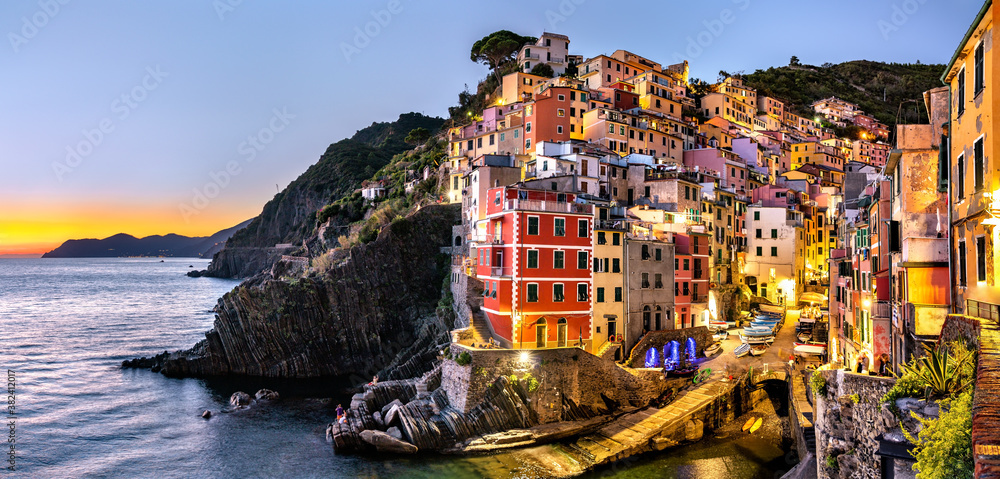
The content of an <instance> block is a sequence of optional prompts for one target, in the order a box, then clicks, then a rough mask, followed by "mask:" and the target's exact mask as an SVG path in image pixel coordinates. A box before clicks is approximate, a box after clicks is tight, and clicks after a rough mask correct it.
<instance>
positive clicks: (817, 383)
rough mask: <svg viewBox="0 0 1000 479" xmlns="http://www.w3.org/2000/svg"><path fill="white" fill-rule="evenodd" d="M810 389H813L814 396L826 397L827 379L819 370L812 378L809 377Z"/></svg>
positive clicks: (814, 372)
mask: <svg viewBox="0 0 1000 479" xmlns="http://www.w3.org/2000/svg"><path fill="white" fill-rule="evenodd" d="M809 388H810V389H812V391H813V394H816V395H819V396H826V378H825V377H823V375H822V374H821V373H820V372H819V371H818V370H817V371H813V373H812V376H810V377H809Z"/></svg>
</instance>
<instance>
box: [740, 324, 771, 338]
mask: <svg viewBox="0 0 1000 479" xmlns="http://www.w3.org/2000/svg"><path fill="white" fill-rule="evenodd" d="M743 334H744V335H746V336H773V335H774V330H773V329H771V328H768V327H760V326H751V327H747V328H743Z"/></svg>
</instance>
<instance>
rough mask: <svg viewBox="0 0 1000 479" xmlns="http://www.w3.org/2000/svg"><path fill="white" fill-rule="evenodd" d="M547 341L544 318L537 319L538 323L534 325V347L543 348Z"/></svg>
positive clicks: (546, 328)
mask: <svg viewBox="0 0 1000 479" xmlns="http://www.w3.org/2000/svg"><path fill="white" fill-rule="evenodd" d="M547 339H548V327H547V326H546V324H545V318H538V322H537V323H535V347H536V348H544V347H545V346H546V344H545V342H546V340H547Z"/></svg>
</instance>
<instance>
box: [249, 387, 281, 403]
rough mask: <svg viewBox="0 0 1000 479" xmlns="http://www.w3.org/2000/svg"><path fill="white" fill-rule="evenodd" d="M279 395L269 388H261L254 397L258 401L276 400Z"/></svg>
mask: <svg viewBox="0 0 1000 479" xmlns="http://www.w3.org/2000/svg"><path fill="white" fill-rule="evenodd" d="M280 397H281V396H279V395H278V393H277V392H275V391H272V390H270V389H261V390H259V391H257V394H254V398H255V399H257V400H258V401H277V400H278V399H280Z"/></svg>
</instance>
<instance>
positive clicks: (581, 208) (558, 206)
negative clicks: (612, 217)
mask: <svg viewBox="0 0 1000 479" xmlns="http://www.w3.org/2000/svg"><path fill="white" fill-rule="evenodd" d="M504 209H505V210H524V211H548V212H551V213H578V214H587V215H589V214H593V212H594V206H593V205H585V204H580V203H567V202H565V201H543V200H521V199H518V200H507V203H506V205H505V208H504Z"/></svg>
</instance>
